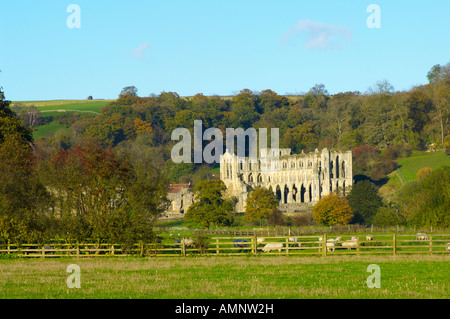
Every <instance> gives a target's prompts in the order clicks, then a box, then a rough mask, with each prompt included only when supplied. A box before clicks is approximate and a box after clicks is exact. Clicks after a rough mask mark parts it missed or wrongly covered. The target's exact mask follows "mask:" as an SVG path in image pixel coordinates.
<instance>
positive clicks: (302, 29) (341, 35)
mask: <svg viewBox="0 0 450 319" xmlns="http://www.w3.org/2000/svg"><path fill="white" fill-rule="evenodd" d="M301 36H304V37H306V43H305V48H306V49H322V50H328V49H339V48H342V47H343V46H344V44H345V43H346V42H349V41H351V38H352V33H351V31H350V30H349V29H348V28H347V27H346V26H342V25H333V24H325V23H322V22H316V21H312V20H299V21H298V22H297V23H296V24H294V25H293V26H291V27H290V28H289V30H287V31H286V32H285V33H283V34H282V36H281V45H282V46H284V45H285V44H286V43H288V42H289V41H291V40H292V39H294V38H297V37H301Z"/></svg>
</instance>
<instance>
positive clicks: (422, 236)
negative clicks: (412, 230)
mask: <svg viewBox="0 0 450 319" xmlns="http://www.w3.org/2000/svg"><path fill="white" fill-rule="evenodd" d="M416 239H417V240H428V239H429V238H428V235H427V234H425V233H417V234H416Z"/></svg>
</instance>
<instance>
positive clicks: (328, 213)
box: [313, 193, 353, 226]
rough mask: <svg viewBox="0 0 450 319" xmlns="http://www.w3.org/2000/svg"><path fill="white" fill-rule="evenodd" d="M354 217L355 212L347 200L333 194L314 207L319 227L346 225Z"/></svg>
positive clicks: (314, 215)
mask: <svg viewBox="0 0 450 319" xmlns="http://www.w3.org/2000/svg"><path fill="white" fill-rule="evenodd" d="M352 217H353V211H352V208H351V207H350V205H349V204H348V202H347V200H346V199H345V198H344V197H340V196H339V195H337V194H336V193H331V194H329V195H327V196H325V197H323V198H322V199H321V200H319V201H318V202H317V204H316V205H314V209H313V218H314V221H315V222H316V223H317V224H318V225H325V226H330V225H345V224H348V223H349V222H350V220H351V219H352Z"/></svg>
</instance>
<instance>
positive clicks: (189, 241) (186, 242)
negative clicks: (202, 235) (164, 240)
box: [181, 238, 194, 247]
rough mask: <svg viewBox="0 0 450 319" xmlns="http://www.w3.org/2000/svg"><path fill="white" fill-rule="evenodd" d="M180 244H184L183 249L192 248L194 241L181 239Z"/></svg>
mask: <svg viewBox="0 0 450 319" xmlns="http://www.w3.org/2000/svg"><path fill="white" fill-rule="evenodd" d="M181 243H182V244H184V246H185V247H194V241H193V240H192V239H191V238H183V240H181Z"/></svg>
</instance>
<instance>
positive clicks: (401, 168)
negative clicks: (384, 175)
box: [379, 152, 450, 201]
mask: <svg viewBox="0 0 450 319" xmlns="http://www.w3.org/2000/svg"><path fill="white" fill-rule="evenodd" d="M397 163H398V168H397V170H395V171H393V172H392V173H390V174H389V175H388V182H387V183H386V184H384V185H383V186H381V188H380V190H379V192H380V195H382V196H383V197H384V198H385V199H386V200H388V201H390V200H391V199H392V197H393V195H394V194H395V192H397V191H398V190H399V189H400V188H401V187H402V185H404V184H405V183H407V182H410V181H415V180H416V179H417V172H418V171H419V170H420V169H421V168H424V167H430V168H431V169H433V170H435V169H437V168H439V167H441V166H444V165H446V166H450V155H447V154H446V153H445V152H414V153H413V154H412V155H411V156H409V157H405V158H400V159H398V160H397Z"/></svg>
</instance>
